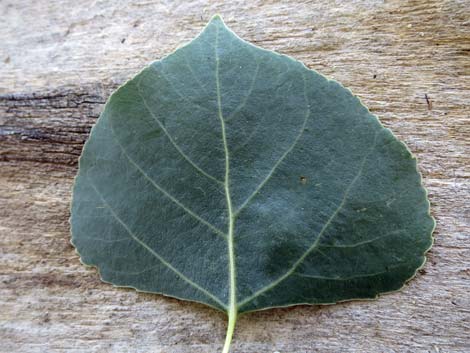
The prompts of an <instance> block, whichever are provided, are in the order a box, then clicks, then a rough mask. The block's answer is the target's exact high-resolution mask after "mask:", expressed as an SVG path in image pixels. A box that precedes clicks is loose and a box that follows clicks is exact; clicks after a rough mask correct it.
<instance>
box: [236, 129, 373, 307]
mask: <svg viewBox="0 0 470 353" xmlns="http://www.w3.org/2000/svg"><path fill="white" fill-rule="evenodd" d="M377 133H378V132H376V133H375V135H374V142H373V144H372V147H371V148H370V150H369V151H368V153H366V155H365V156H364V157H363V158H362V161H361V165H360V167H359V170H358V172H357V173H356V176H355V177H354V178H353V179H352V181H351V183H350V184H349V186H348V187H347V188H346V190H345V192H344V195H343V198H342V200H341V202H340V204H339V205H338V207H337V208H336V210H335V211H334V212H333V214H332V215H331V216H330V218H329V219H328V220H327V221H326V223H325V225H324V226H323V227H322V229H321V230H320V232H319V233H318V235H317V237H316V238H315V241H314V242H313V243H312V245H311V246H310V247H309V248H308V249H307V250H306V251H305V252H304V253H303V254H302V256H301V257H300V258H299V259H298V260H297V261H296V262H295V263H294V264H293V265H292V266H291V267H290V268H289V270H287V271H286V272H285V273H284V274H283V275H282V276H280V277H278V279H276V280H275V281H273V282H272V283H270V284H268V285H267V286H265V287H263V288H261V289H259V290H257V291H256V292H255V293H253V294H252V295H251V296H249V297H247V298H246V299H245V300H243V301H242V302H240V307H242V306H243V305H246V304H248V303H249V302H251V301H252V300H253V299H255V298H256V297H258V296H260V295H261V294H263V293H265V292H267V291H268V290H271V289H273V288H274V287H276V286H277V285H278V284H279V283H281V282H282V281H284V280H285V279H286V278H288V277H289V276H290V275H292V274H293V273H294V271H295V270H296V269H297V267H299V265H300V264H301V263H302V262H303V261H304V260H305V258H306V257H307V256H308V255H309V254H310V253H312V252H313V251H314V250H315V249H316V248H317V246H318V244H319V243H320V240H321V238H322V236H323V234H324V233H325V232H326V231H327V230H328V228H329V226H330V225H331V224H332V223H333V221H334V220H335V219H336V216H337V215H338V214H339V212H340V211H341V210H342V209H343V207H344V205H345V204H346V201H347V199H348V196H349V193H350V191H351V189H352V187H353V186H354V184H355V183H356V182H357V180H358V179H359V178H360V176H361V175H362V172H363V169H364V166H365V163H366V160H367V158H368V157H369V156H370V154H371V153H372V151H373V150H374V148H375V146H376V141H377Z"/></svg>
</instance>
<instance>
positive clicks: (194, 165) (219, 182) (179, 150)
mask: <svg viewBox="0 0 470 353" xmlns="http://www.w3.org/2000/svg"><path fill="white" fill-rule="evenodd" d="M137 92H138V93H139V96H140V97H141V98H142V102H143V103H144V106H145V108H146V109H147V111H148V112H149V113H150V115H151V116H152V118H153V120H155V122H156V123H157V124H158V126H160V128H161V129H162V131H163V132H164V133H165V135H166V136H167V137H168V139H169V140H170V142H171V144H172V145H173V147H175V149H176V150H177V151H178V152H179V154H180V155H181V156H182V157H183V158H184V159H185V160H186V161H188V163H189V164H191V166H193V167H194V169H196V170H197V171H198V172H199V173H201V174H203V175H204V176H206V177H207V178H209V179H211V180H213V181H215V182H216V183H218V184H223V182H222V181H220V180H219V179H217V178H216V177H214V176H212V175H210V174H209V173H207V172H206V171H204V170H203V169H202V168H201V167H199V166H198V165H197V164H196V163H195V162H194V161H193V160H192V159H191V158H189V156H188V155H187V154H186V153H184V152H183V150H182V149H181V147H180V146H179V145H178V144H177V143H176V141H175V139H174V138H173V136H171V134H170V133H169V132H168V130H167V129H166V127H165V125H163V123H162V122H161V121H160V119H159V118H158V117H157V116H156V115H155V114H154V113H153V111H152V110H151V109H150V107H149V105H148V103H147V100H146V99H145V97H144V95H143V94H142V92H141V87H140V81H139V82H137Z"/></svg>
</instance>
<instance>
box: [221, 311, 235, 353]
mask: <svg viewBox="0 0 470 353" xmlns="http://www.w3.org/2000/svg"><path fill="white" fill-rule="evenodd" d="M236 322H237V308H236V307H235V305H230V310H229V313H228V326H227V335H226V336H225V344H224V349H223V350H222V353H229V351H230V345H231V343H232V337H233V331H234V330H235V324H236Z"/></svg>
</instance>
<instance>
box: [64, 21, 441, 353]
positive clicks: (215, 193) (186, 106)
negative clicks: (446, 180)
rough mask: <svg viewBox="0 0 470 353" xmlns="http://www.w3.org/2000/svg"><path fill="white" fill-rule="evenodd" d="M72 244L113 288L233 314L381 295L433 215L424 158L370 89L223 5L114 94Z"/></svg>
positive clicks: (91, 156)
mask: <svg viewBox="0 0 470 353" xmlns="http://www.w3.org/2000/svg"><path fill="white" fill-rule="evenodd" d="M71 224H72V234H73V244H74V245H75V246H76V248H77V250H78V252H79V253H80V255H81V260H82V262H83V263H85V264H88V265H94V266H97V267H98V268H99V270H100V273H101V276H102V279H103V280H104V281H106V282H109V283H113V284H115V285H117V286H125V287H133V288H136V289H137V290H140V291H146V292H154V293H162V294H164V295H168V296H171V297H175V298H180V299H185V300H191V301H196V302H200V303H204V304H207V305H209V306H212V307H214V308H216V309H219V310H222V311H224V312H227V313H228V316H229V327H228V332H227V339H226V345H225V347H224V352H228V350H229V345H230V341H231V337H232V333H233V329H234V326H235V321H236V317H237V314H238V313H243V312H248V311H254V310H261V309H266V308H271V307H280V306H290V305H296V304H326V303H336V302H338V301H343V300H350V299H360V298H375V297H376V296H377V295H378V294H379V293H383V292H389V291H394V290H397V289H399V288H401V287H402V286H403V284H404V283H405V282H406V281H407V280H408V279H410V278H411V277H413V276H414V275H415V273H416V270H417V269H418V268H419V267H420V266H422V265H423V263H424V261H425V256H424V254H425V252H426V251H427V250H428V249H429V248H430V246H431V243H432V237H431V234H432V231H433V228H434V220H433V219H432V218H431V216H430V215H429V202H428V200H427V196H426V192H425V190H424V188H423V187H422V185H421V177H420V175H419V173H418V172H417V168H416V160H415V158H414V157H413V156H412V155H411V153H410V152H409V151H408V149H407V148H406V147H405V145H404V144H403V143H402V142H400V141H399V140H397V138H396V137H394V136H393V134H392V133H391V132H390V131H389V130H388V129H385V128H384V127H383V126H382V125H381V124H380V123H379V121H378V120H377V118H376V117H375V116H374V115H372V114H371V113H370V112H369V111H368V110H367V108H365V107H364V106H363V105H362V104H361V102H360V101H359V99H358V98H357V97H355V96H354V95H352V94H351V92H350V91H349V90H347V89H345V88H344V87H342V86H341V85H340V84H339V83H337V82H335V81H332V80H328V79H327V78H325V77H324V76H322V75H320V74H319V73H317V72H315V71H312V70H309V69H307V68H306V67H305V66H304V65H303V64H301V63H300V62H298V61H295V60H293V59H292V58H290V57H287V56H284V55H279V54H276V53H274V52H272V51H268V50H263V49H260V48H258V47H255V46H253V45H251V44H249V43H247V42H245V41H243V40H241V39H240V38H238V37H237V36H236V35H235V34H234V33H233V32H231V31H230V30H229V29H228V28H227V27H226V26H225V25H224V23H223V22H222V20H221V19H220V17H218V16H215V17H214V18H213V19H212V20H211V22H210V23H209V24H208V25H207V27H206V28H205V29H204V31H203V32H202V33H201V34H200V35H199V36H198V37H197V38H196V39H194V40H193V41H192V42H190V43H189V44H188V45H186V46H184V47H182V48H180V49H178V50H176V51H175V52H174V53H172V54H170V55H169V56H167V57H166V58H164V59H162V60H159V61H156V62H154V63H153V64H151V65H150V66H149V67H147V68H145V69H144V70H143V71H142V72H140V73H139V74H138V75H137V76H136V77H135V78H133V79H132V80H130V81H128V82H127V83H126V84H124V85H123V86H122V87H120V88H119V89H118V90H117V91H116V92H115V93H114V94H113V95H112V96H111V98H110V99H109V100H108V102H107V104H106V107H105V109H104V111H103V113H102V115H101V117H100V118H99V120H98V122H97V123H96V125H95V127H94V128H93V130H92V133H91V135H90V138H89V140H88V141H87V143H86V145H85V148H84V150H83V154H82V157H81V159H80V169H79V174H78V176H77V178H76V182H75V187H74V192H73V205H72V217H71Z"/></svg>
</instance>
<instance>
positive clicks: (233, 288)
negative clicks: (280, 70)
mask: <svg viewBox="0 0 470 353" xmlns="http://www.w3.org/2000/svg"><path fill="white" fill-rule="evenodd" d="M218 44H219V26H218V25H217V28H216V33H215V63H216V64H215V84H216V91H217V106H218V116H219V119H220V125H221V129H222V141H223V145H224V151H225V180H224V189H225V197H226V199H227V213H228V237H227V241H228V247H227V248H228V259H229V266H228V267H229V277H230V283H229V308H228V309H229V310H228V328H227V336H226V338H225V345H224V348H223V353H228V352H229V350H230V343H231V342H232V336H233V331H234V329H235V323H236V321H237V311H238V310H237V284H236V269H235V249H234V244H233V230H234V214H233V210H232V199H231V197H230V158H229V153H228V144H227V134H226V129H225V121H224V117H223V114H222V99H221V94H220V80H219V53H218V52H217V48H218Z"/></svg>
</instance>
